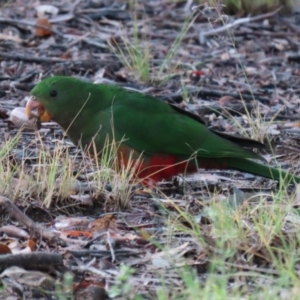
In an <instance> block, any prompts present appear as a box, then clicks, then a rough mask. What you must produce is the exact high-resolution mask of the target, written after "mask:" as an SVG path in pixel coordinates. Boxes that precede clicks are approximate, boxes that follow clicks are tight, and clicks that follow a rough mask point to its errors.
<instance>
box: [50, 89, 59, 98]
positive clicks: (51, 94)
mask: <svg viewBox="0 0 300 300" xmlns="http://www.w3.org/2000/svg"><path fill="white" fill-rule="evenodd" d="M57 94H58V93H57V90H51V91H50V97H53V98H54V97H56V96H57Z"/></svg>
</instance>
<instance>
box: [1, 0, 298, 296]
mask: <svg viewBox="0 0 300 300" xmlns="http://www.w3.org/2000/svg"><path fill="white" fill-rule="evenodd" d="M46 2H48V1H29V0H17V1H10V2H9V1H8V3H6V4H1V5H2V7H1V10H0V12H1V14H0V63H1V68H0V130H1V143H2V148H3V149H6V148H7V147H6V146H4V145H7V141H8V140H11V139H12V138H14V137H15V136H17V134H18V132H19V128H16V127H15V126H14V122H11V121H8V118H9V115H10V113H11V111H12V110H13V109H14V108H16V107H24V106H25V104H26V101H27V98H26V97H28V96H29V92H30V90H31V89H32V87H33V86H34V85H35V84H36V83H37V82H38V81H39V80H40V79H41V78H46V77H48V76H50V75H53V74H55V75H69V76H78V77H81V78H85V79H86V80H89V81H92V82H98V83H102V82H104V83H114V84H118V85H121V86H126V87H130V88H134V89H136V90H139V91H141V92H145V93H149V94H151V95H154V96H157V97H160V98H162V99H164V100H165V101H168V102H170V103H174V104H176V105H179V106H180V107H183V108H185V109H187V110H189V111H191V112H194V113H195V114H199V115H200V116H202V117H203V118H204V119H205V120H206V121H207V124H208V126H210V127H211V128H214V129H217V130H219V131H226V132H227V133H232V134H243V135H247V136H250V137H253V138H255V139H258V140H260V141H263V142H267V143H269V144H270V145H271V146H272V149H273V150H272V151H269V152H264V153H261V154H262V155H264V157H265V158H266V159H267V160H268V163H269V164H270V165H277V166H280V167H282V168H283V169H285V170H289V171H290V172H295V173H296V174H299V173H300V171H299V170H300V169H299V149H300V130H299V126H300V123H299V122H300V121H299V120H300V111H299V105H300V99H299V87H298V85H299V82H300V76H299V75H300V70H299V62H300V56H299V53H298V48H299V43H300V27H299V22H300V15H299V14H298V13H297V11H293V12H292V13H291V14H289V15H280V14H278V13H277V12H273V13H269V14H266V15H260V16H259V17H258V18H257V19H256V20H247V21H246V22H243V23H241V24H239V25H237V26H233V27H231V28H229V30H226V29H225V28H224V30H220V31H219V32H213V31H212V30H214V29H217V28H222V27H223V26H226V24H227V25H228V24H232V23H233V22H234V21H235V20H239V19H241V18H242V17H238V16H235V17H231V16H226V15H223V14H222V13H221V12H220V11H218V10H215V9H212V8H205V7H199V8H198V9H195V10H193V11H192V9H191V5H190V1H178V3H174V2H172V1H167V0H165V1H164V0H162V1H158V0H157V1H139V2H138V3H137V4H133V3H132V4H128V3H127V1H116V2H114V5H113V6H112V5H111V1H62V2H57V3H55V2H53V3H52V5H53V7H54V8H53V7H52V10H51V9H50V13H46V17H45V8H41V7H40V5H41V4H46ZM55 8H57V11H55ZM46 10H47V11H48V10H49V8H47V9H46ZM37 11H38V12H39V13H37ZM38 14H40V17H39V18H38V16H37V15H38ZM41 14H44V17H41ZM42 18H44V19H46V20H49V21H50V23H51V24H52V27H51V30H50V31H47V30H46V31H45V29H42V28H39V30H38V29H37V28H36V27H34V24H36V22H37V20H41V19H42ZM43 22H45V21H43ZM43 22H42V23H40V24H44V25H45V24H46V25H47V23H43ZM224 22H225V23H224ZM229 27H230V26H229ZM176 41H177V42H176ZM133 46H135V49H133ZM170 50H171V51H170ZM124 57H126V58H127V62H128V64H126V61H125V60H124ZM141 70H144V72H141ZM149 130H151V129H149ZM62 137H63V133H62V131H61V129H60V128H59V126H58V125H57V124H55V123H52V122H50V123H47V124H45V125H43V126H42V128H41V129H40V131H39V133H37V132H35V131H34V130H27V131H22V133H21V135H20V138H19V139H18V140H17V141H16V143H14V144H13V145H12V146H11V147H10V148H9V149H8V150H5V151H6V152H7V155H6V156H5V155H4V154H1V153H0V156H1V164H2V167H1V172H2V173H3V175H1V184H0V185H1V193H2V196H1V197H0V202H1V207H2V209H3V210H2V214H1V216H2V218H1V226H2V227H1V232H2V233H1V244H0V253H1V254H2V258H1V256H0V268H1V272H4V271H5V272H4V273H2V275H1V280H2V284H3V285H4V286H5V287H6V289H5V290H3V291H2V292H1V293H2V295H1V299H6V297H8V296H10V297H11V298H10V299H21V297H24V298H23V299H69V298H67V297H70V294H71V292H70V291H71V289H72V288H74V295H75V297H77V299H84V297H85V298H87V297H91V298H88V299H105V297H106V296H105V292H104V290H106V291H108V290H110V289H112V287H113V286H114V287H115V290H114V292H115V294H113V293H110V295H111V296H113V295H115V297H114V298H115V299H138V298H135V297H137V295H140V297H141V298H140V299H157V296H156V291H157V290H158V289H159V288H161V287H162V282H163V281H162V278H164V282H165V284H167V285H168V288H169V296H168V297H169V298H164V299H177V298H176V297H175V296H174V297H173V296H172V295H173V292H172V291H173V290H174V291H175V292H174V293H175V294H176V291H180V290H181V289H182V287H183V286H184V282H183V281H182V277H181V276H180V274H179V273H178V269H177V268H179V269H180V268H181V267H182V266H183V265H186V266H190V267H191V268H192V269H193V270H194V271H195V273H194V275H195V276H196V277H197V278H198V279H199V282H202V283H203V285H205V280H206V278H207V276H208V275H207V274H208V273H209V271H210V270H211V269H210V263H211V254H212V253H213V252H214V249H217V247H218V245H217V241H216V240H215V236H214V235H213V233H212V230H211V228H212V224H213V223H214V222H215V220H214V219H213V217H212V216H211V215H209V214H206V213H205V211H204V208H205V207H207V206H209V205H210V201H212V199H214V201H215V200H216V199H217V200H218V201H221V200H222V199H223V200H224V199H229V201H230V199H232V195H235V196H236V197H237V198H238V200H237V202H239V203H242V204H243V203H244V202H245V201H246V200H247V199H248V198H249V197H250V196H251V197H255V196H256V195H258V193H259V192H260V193H261V192H262V191H263V192H264V193H265V194H266V195H267V200H270V202H272V192H274V191H276V190H277V188H278V183H276V182H274V181H272V180H267V179H263V178H258V177H256V176H253V175H250V174H243V173H239V172H234V171H211V170H201V171H200V172H199V174H197V175H195V176H190V177H188V178H186V179H182V178H179V179H178V181H179V186H178V183H176V182H175V183H176V184H175V183H174V182H164V183H162V184H161V185H160V186H161V188H162V191H163V192H161V191H160V190H158V191H157V193H156V194H155V195H153V194H151V195H150V194H149V193H146V192H145V191H143V192H140V191H138V192H132V191H131V192H130V195H129V196H130V203H129V205H128V206H127V208H124V209H123V210H122V211H120V209H119V208H118V207H117V206H116V205H115V204H114V201H115V200H116V197H122V195H123V196H124V194H122V193H120V195H118V196H116V193H114V189H113V187H111V186H110V184H109V183H108V184H106V185H103V187H102V189H99V188H93V186H91V184H90V182H89V179H88V178H89V177H88V174H89V173H91V172H92V171H93V163H94V162H92V161H90V160H88V158H85V157H84V156H83V155H82V154H81V153H80V151H79V150H78V149H76V148H75V147H74V146H73V145H72V144H71V143H70V142H69V141H68V139H64V140H62ZM57 144H59V145H60V147H61V149H63V150H62V151H63V152H65V153H68V158H66V160H71V161H73V164H74V170H75V171H74V170H72V172H71V173H72V174H71V173H69V175H68V176H69V177H70V178H73V179H74V178H76V180H75V179H74V180H73V179H72V184H75V187H74V185H72V186H71V187H70V188H69V189H67V192H64V193H63V195H64V196H62V193H58V192H57V189H59V188H57V186H54V188H53V189H54V192H53V191H52V192H51V194H49V193H50V192H49V190H48V189H47V184H48V185H49V184H50V183H49V182H46V186H45V182H43V184H42V183H41V182H40V181H39V180H38V179H37V175H36V174H35V173H34V172H35V171H34V170H36V169H38V168H40V167H41V165H42V162H41V160H40V156H39V154H40V151H41V149H43V151H45V149H46V151H48V153H50V156H51V155H52V154H53V153H54V152H53V151H54V150H53V149H54V148H55V147H56V146H57ZM5 151H4V150H3V152H5ZM6 152H5V153H6ZM51 153H52V154H51ZM275 160H276V161H275ZM85 161H86V162H87V163H88V166H87V165H85V167H84V168H86V170H85V172H84V176H83V175H82V172H81V175H80V176H76V170H77V169H78V168H80V167H82V165H83V162H85ZM57 162H58V163H59V164H62V162H61V160H59V159H58V161H57ZM20 166H22V168H21V169H22V174H23V175H24V174H25V175H26V176H25V175H24V176H21V175H20V173H19V170H20ZM14 168H15V170H16V172H14V171H12V170H13V169H14ZM76 168H77V169H76ZM8 169H9V170H10V171H9V172H8ZM73 171H74V172H75V173H74V172H73ZM77 171H78V170H77ZM58 173H59V172H58ZM58 173H57V174H58ZM44 176H45V174H44ZM28 178H30V180H29V179H28ZM33 179H35V180H36V182H34V183H33V181H32V180H33ZM54 179H55V183H56V184H57V185H60V184H65V181H64V182H63V183H62V182H60V181H59V180H61V177H59V176H58V177H57V178H54ZM49 180H50V179H49ZM64 180H65V179H64ZM182 182H183V183H184V185H180V184H182ZM35 185H43V187H39V188H38V192H32V189H34V188H33V186H35ZM55 189H56V191H55ZM294 190H295V187H294V186H293V185H291V186H290V187H289V189H288V194H292V193H293V191H294ZM58 195H59V196H58ZM127 195H128V194H127ZM212 195H218V196H212ZM230 195H231V196H230ZM249 195H250V196H249ZM216 197H217V198H216ZM222 197H223V198H222ZM46 198H48V200H49V199H50V200H52V204H51V207H50V208H45V206H44V205H43V201H45V199H46ZM9 200H14V204H15V205H17V207H18V208H19V209H20V210H21V211H18V210H17V209H16V207H15V206H14V205H13V204H12V203H11V202H10V201H9ZM297 205H298V204H295V207H296V206H297ZM23 213H25V214H26V215H27V216H28V217H29V218H30V219H26V217H25V215H24V214H23ZM187 214H188V215H189V217H187ZM41 226H42V227H41ZM41 228H43V229H41ZM196 228H197V229H196ZM192 229H193V230H195V231H199V232H201V236H202V238H203V239H202V241H201V242H200V241H199V240H197V238H196V237H195V236H193V234H191V230H192ZM170 231H171V233H170ZM253 243H255V242H254V241H253V240H252V241H251V240H250V239H249V240H248V244H238V243H237V244H236V245H233V246H232V247H235V248H236V253H235V254H234V255H233V256H234V259H233V260H230V262H228V266H229V263H231V264H235V266H234V267H235V268H236V269H238V270H240V271H241V270H243V271H249V269H250V268H252V267H253V268H254V266H255V268H257V269H255V270H256V271H257V272H261V273H264V272H266V273H268V274H269V275H270V276H276V275H277V273H276V272H275V271H274V269H272V268H271V267H270V266H271V262H270V260H269V256H268V255H267V253H266V251H265V249H264V247H263V246H260V247H258V246H257V248H255V249H254V248H251V247H252V246H253ZM274 243H275V241H274ZM250 248H251V249H252V250H249V249H250ZM166 249H169V250H170V249H171V250H170V251H169V252H166ZM246 253H247V255H249V253H250V254H251V262H250V263H249V261H248V262H247V263H245V261H243V259H242V257H244V256H246ZM170 258H172V261H170V260H169V259H170ZM122 265H125V266H127V267H130V268H132V269H131V271H128V270H124V266H123V267H122ZM12 266H18V267H19V268H21V269H12V268H11V267H12ZM230 266H231V267H232V265H230ZM259 268H260V269H259ZM251 271H253V270H252V269H251ZM68 272H70V274H73V276H74V278H73V279H68V278H66V277H64V274H66V273H68ZM126 272H127V273H126ZM128 272H129V273H130V272H132V274H131V273H130V274H128ZM272 272H273V273H272ZM123 273H126V274H127V275H126V276H128V277H130V284H129V283H128V282H126V284H125V280H124V279H122V278H121V276H120V274H123ZM124 276H125V275H124ZM126 276H125V277H126ZM122 280H124V281H122ZM230 280H231V283H230V282H229V280H228V286H229V285H230V284H232V282H234V281H235V280H236V278H235V279H232V278H231V279H230ZM238 280H239V281H240V282H243V284H245V286H246V287H245V286H244V287H243V289H244V290H245V293H246V294H247V292H249V291H250V290H251V288H250V286H251V284H253V282H250V281H251V280H252V279H251V280H250V277H247V275H245V274H244V275H243V276H241V277H240V278H239V279H238ZM55 283H57V284H59V283H60V284H62V285H63V287H56V288H55ZM246 290H247V291H246ZM50 291H51V292H52V294H50ZM53 293H54V294H53ZM62 295H67V296H65V297H66V298H62ZM68 295H69V296H68ZM95 295H96V296H95ZM93 297H94V298H93ZM7 299H8V298H7Z"/></svg>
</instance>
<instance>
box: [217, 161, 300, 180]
mask: <svg viewBox="0 0 300 300" xmlns="http://www.w3.org/2000/svg"><path fill="white" fill-rule="evenodd" d="M217 160H219V161H220V163H221V162H222V163H223V164H224V161H225V162H226V164H227V165H228V166H230V167H232V168H233V169H236V170H239V171H243V172H248V173H251V174H254V175H258V176H262V177H266V178H270V179H274V180H278V181H281V180H283V181H284V182H287V183H290V182H293V181H295V182H297V183H300V177H299V176H296V175H293V174H290V173H287V172H285V171H283V170H281V169H276V168H272V167H269V166H266V165H263V164H261V163H257V162H255V161H252V160H248V159H243V158H226V159H224V158H222V159H217ZM217 160H216V161H217Z"/></svg>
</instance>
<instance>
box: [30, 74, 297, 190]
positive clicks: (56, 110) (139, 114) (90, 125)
mask: <svg viewBox="0 0 300 300" xmlns="http://www.w3.org/2000/svg"><path fill="white" fill-rule="evenodd" d="M31 95H32V97H31V99H30V100H29V101H28V103H27V105H26V113H27V115H28V116H29V117H30V116H32V110H34V109H37V110H38V116H39V118H40V120H41V121H42V122H47V121H49V120H53V121H55V122H57V123H58V124H59V125H60V126H61V127H62V128H63V130H64V131H66V133H67V135H68V136H69V138H70V139H71V140H72V142H73V143H74V144H75V145H77V146H80V147H82V148H83V149H86V148H89V149H90V151H92V150H93V151H94V150H95V149H96V151H97V155H99V156H101V153H102V152H103V149H104V147H105V146H106V145H107V141H110V142H112V141H115V142H116V143H117V144H118V148H117V160H118V164H119V165H124V166H128V164H131V165H129V167H132V168H133V167H134V172H135V175H136V176H137V177H138V178H140V179H142V180H143V182H144V183H145V184H151V185H152V184H155V183H156V182H158V181H160V180H162V179H168V178H170V177H172V176H174V175H177V174H180V173H184V174H185V173H193V172H197V170H198V168H205V169H235V170H240V171H243V172H247V173H251V174H255V175H259V176H262V177H266V178H271V179H274V180H278V181H280V180H281V179H282V180H285V181H286V182H290V181H295V182H297V183H300V177H298V176H295V175H292V174H289V173H286V172H284V171H282V170H279V169H276V168H271V167H269V166H267V165H265V164H260V163H258V162H255V161H253V160H252V159H255V160H264V159H263V158H262V157H261V156H260V155H258V154H256V153H254V152H253V151H251V150H249V149H245V148H244V147H250V148H263V147H264V145H263V144H261V143H259V142H257V141H255V140H251V139H248V138H244V137H237V136H231V135H227V134H225V133H220V132H217V131H213V130H210V129H208V128H207V127H206V126H205V124H204V122H203V120H202V119H201V118H200V117H198V116H196V115H194V114H192V113H190V112H187V111H185V110H182V109H180V108H178V107H176V106H173V105H170V104H168V103H166V102H164V101H162V100H160V99H157V98H155V97H152V96H148V95H144V94H141V93H139V92H134V91H129V90H127V89H124V88H121V87H117V86H114V85H108V84H92V83H87V82H84V81H81V80H78V79H76V78H73V77H64V76H54V77H49V78H46V79H45V80H43V81H41V82H40V83H38V84H37V85H36V86H35V87H34V88H33V89H32V91H31ZM91 144H93V145H94V146H91ZM91 149H92V150H91Z"/></svg>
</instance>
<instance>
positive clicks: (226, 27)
mask: <svg viewBox="0 0 300 300" xmlns="http://www.w3.org/2000/svg"><path fill="white" fill-rule="evenodd" d="M281 9H282V6H281V7H279V8H277V9H276V10H274V11H272V12H269V13H266V14H262V15H259V16H255V17H247V18H242V19H238V20H235V21H233V22H232V23H229V24H226V25H224V26H222V27H219V28H216V29H212V30H209V31H201V32H200V33H199V42H200V44H204V42H205V37H207V36H209V35H214V34H217V33H220V32H223V31H226V30H229V29H230V28H232V27H235V26H238V25H241V24H244V23H249V22H254V21H258V20H261V19H266V18H270V17H273V16H274V15H276V14H277V13H278V12H279V11H280V10H281Z"/></svg>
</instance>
